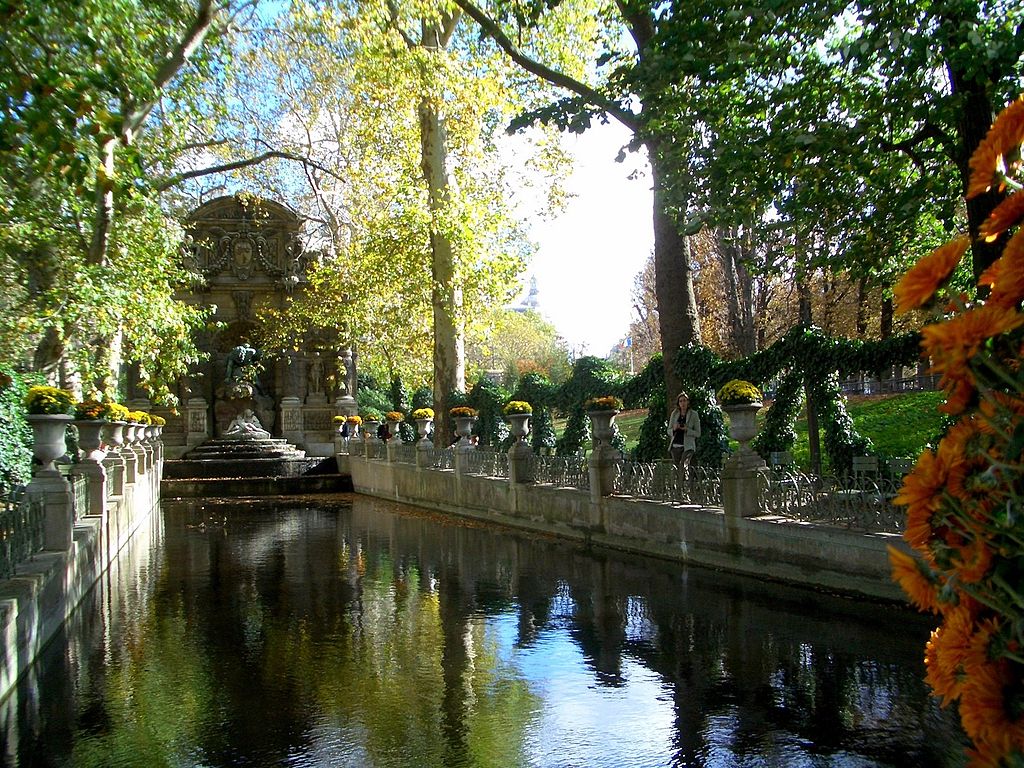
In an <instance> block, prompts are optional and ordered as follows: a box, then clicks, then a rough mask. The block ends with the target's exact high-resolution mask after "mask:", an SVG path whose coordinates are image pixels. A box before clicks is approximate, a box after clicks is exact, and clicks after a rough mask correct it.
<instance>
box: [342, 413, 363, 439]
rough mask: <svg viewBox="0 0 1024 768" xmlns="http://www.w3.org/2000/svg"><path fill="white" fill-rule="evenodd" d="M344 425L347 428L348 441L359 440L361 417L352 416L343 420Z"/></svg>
mask: <svg viewBox="0 0 1024 768" xmlns="http://www.w3.org/2000/svg"><path fill="white" fill-rule="evenodd" d="M345 424H346V426H348V439H349V440H358V439H359V428H360V427H361V426H362V425H363V417H362V416H357V415H356V414H354V413H353V414H352V415H351V416H348V417H346V418H345Z"/></svg>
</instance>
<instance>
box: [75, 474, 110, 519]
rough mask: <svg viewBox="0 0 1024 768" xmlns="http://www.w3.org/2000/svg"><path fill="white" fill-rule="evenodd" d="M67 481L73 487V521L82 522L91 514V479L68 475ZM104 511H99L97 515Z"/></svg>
mask: <svg viewBox="0 0 1024 768" xmlns="http://www.w3.org/2000/svg"><path fill="white" fill-rule="evenodd" d="M67 480H68V484H69V485H70V486H71V515H72V518H71V519H72V520H80V519H81V518H82V517H83V516H84V515H87V514H89V478H87V477H85V476H83V475H68V478H67ZM102 511H103V510H97V514H100V513H101V512H102Z"/></svg>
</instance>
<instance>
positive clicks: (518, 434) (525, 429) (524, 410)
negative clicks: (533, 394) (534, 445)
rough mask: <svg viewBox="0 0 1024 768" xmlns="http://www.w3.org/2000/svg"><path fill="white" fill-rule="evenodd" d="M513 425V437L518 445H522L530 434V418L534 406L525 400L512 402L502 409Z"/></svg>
mask: <svg viewBox="0 0 1024 768" xmlns="http://www.w3.org/2000/svg"><path fill="white" fill-rule="evenodd" d="M501 412H502V413H504V414H505V418H506V419H508V421H509V423H510V424H511V425H512V436H513V437H514V438H515V439H516V442H517V443H521V442H523V441H524V440H525V439H526V436H527V435H528V434H529V433H530V417H531V416H532V415H533V406H532V405H530V404H529V403H527V402H525V401H523V400H510V401H509V402H507V403H505V407H504V408H502V409H501Z"/></svg>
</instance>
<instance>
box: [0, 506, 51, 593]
mask: <svg viewBox="0 0 1024 768" xmlns="http://www.w3.org/2000/svg"><path fill="white" fill-rule="evenodd" d="M45 519H46V515H45V509H44V507H43V500H42V498H41V497H40V496H29V495H28V494H26V493H25V486H18V487H16V488H15V489H14V490H12V491H11V492H10V493H8V495H7V496H6V497H5V498H4V500H3V507H2V508H0V579H9V578H10V577H11V576H13V575H14V569H15V567H16V566H17V565H18V563H21V562H24V561H26V560H29V559H31V558H32V556H33V555H35V554H36V553H37V552H39V551H41V550H42V548H43V541H44V524H45Z"/></svg>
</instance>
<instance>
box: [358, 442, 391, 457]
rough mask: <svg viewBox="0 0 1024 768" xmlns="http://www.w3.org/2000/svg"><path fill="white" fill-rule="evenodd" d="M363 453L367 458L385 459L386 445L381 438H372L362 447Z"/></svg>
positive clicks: (386, 453) (386, 454) (386, 455)
mask: <svg viewBox="0 0 1024 768" xmlns="http://www.w3.org/2000/svg"><path fill="white" fill-rule="evenodd" d="M363 451H364V455H365V456H366V458H368V459H387V457H388V445H387V443H385V442H384V441H382V440H374V441H373V442H372V443H369V444H368V445H366V446H365V447H364V448H363Z"/></svg>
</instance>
